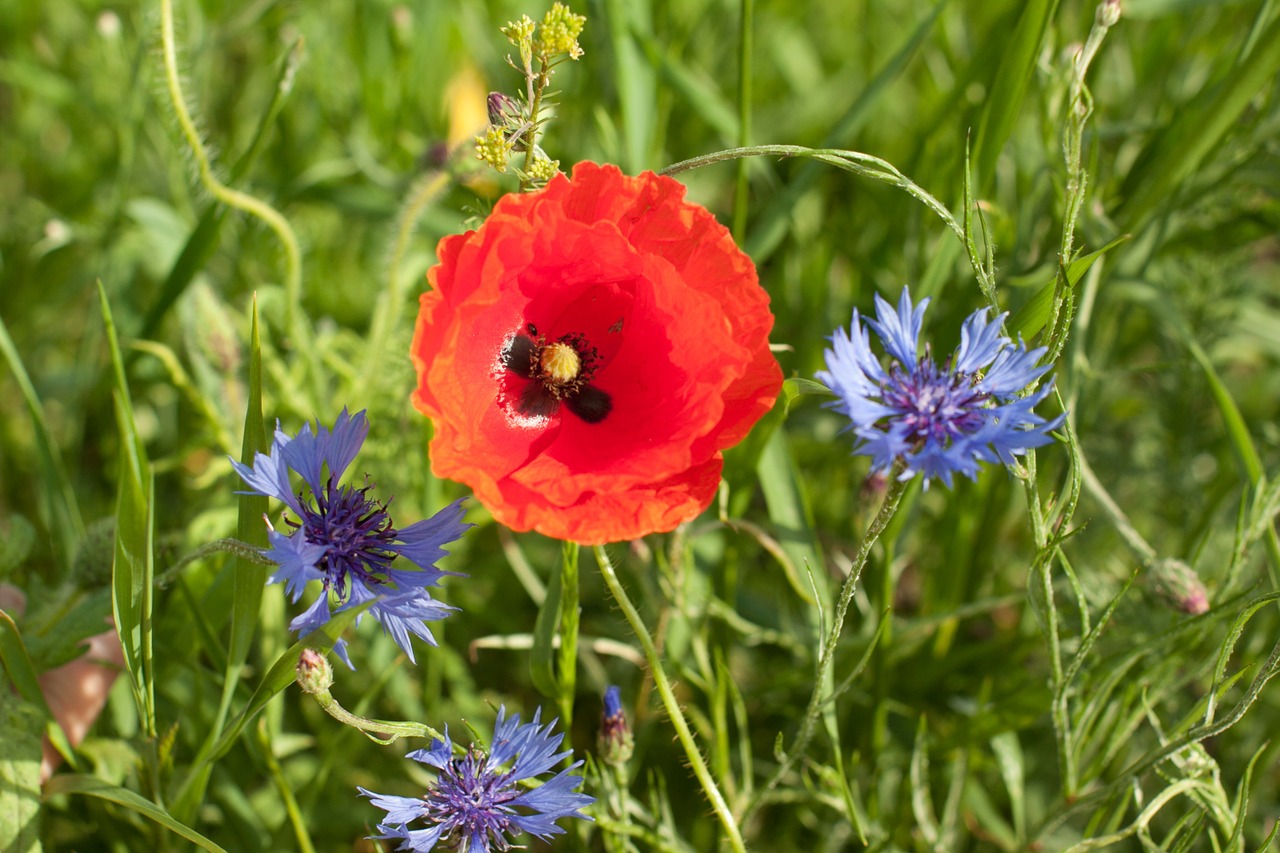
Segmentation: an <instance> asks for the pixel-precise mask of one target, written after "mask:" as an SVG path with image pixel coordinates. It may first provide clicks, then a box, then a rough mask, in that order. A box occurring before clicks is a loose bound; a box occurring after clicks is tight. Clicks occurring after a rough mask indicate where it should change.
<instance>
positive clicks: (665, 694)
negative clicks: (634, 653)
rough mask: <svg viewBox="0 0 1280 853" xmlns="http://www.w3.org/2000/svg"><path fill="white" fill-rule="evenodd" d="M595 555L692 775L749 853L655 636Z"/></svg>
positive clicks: (608, 564) (742, 852)
mask: <svg viewBox="0 0 1280 853" xmlns="http://www.w3.org/2000/svg"><path fill="white" fill-rule="evenodd" d="M595 554H596V563H597V564H599V566H600V574H601V576H602V577H603V578H604V582H605V586H607V587H609V593H610V594H611V595H612V596H613V599H614V601H616V602H617V603H618V607H619V608H620V609H621V610H622V613H623V615H624V616H626V618H627V622H628V623H630V625H631V630H632V631H634V632H635V635H636V639H637V640H639V641H640V647H641V648H642V649H643V650H644V657H645V660H646V661H648V663H649V671H650V673H651V674H652V675H653V681H654V686H655V687H657V690H658V696H659V697H661V699H662V707H663V708H664V709H666V712H667V716H668V717H669V718H670V719H671V725H672V727H673V728H675V730H676V737H677V738H679V740H680V745H681V746H682V747H684V753H685V757H687V758H688V759H689V766H690V767H692V768H693V773H694V775H695V776H697V777H698V781H699V782H700V783H701V784H702V790H703V792H704V793H705V794H706V796H707V799H708V800H709V801H710V803H711V808H712V809H713V810H715V813H716V817H717V818H719V819H720V824H721V826H723V827H724V831H725V833H726V835H727V837H728V842H729V846H730V847H731V848H733V850H735V851H737V853H746V849H747V848H746V847H745V846H744V845H743V842H742V833H741V831H740V830H739V829H738V822H737V821H736V820H735V819H734V817H733V813H732V812H730V811H729V806H728V804H727V803H726V802H725V800H724V796H723V795H722V794H721V793H720V788H719V787H717V785H716V781H715V779H713V778H712V776H711V771H710V770H709V769H707V762H706V761H705V760H704V759H703V757H702V752H701V751H700V750H699V749H698V745H697V744H696V743H695V742H694V740H693V732H692V731H690V729H689V723H688V721H686V720H685V718H684V712H683V711H681V710H680V702H679V701H678V700H677V699H676V695H675V692H674V691H673V690H672V689H671V682H670V681H668V680H667V673H666V669H665V668H664V667H663V666H662V658H661V656H659V654H658V649H657V647H656V646H655V645H654V642H653V637H652V636H650V634H649V629H648V628H646V627H645V625H644V620H642V619H641V618H640V611H638V610H636V606H635V605H634V604H632V603H631V599H630V598H629V597H627V591H626V590H625V589H623V587H622V583H621V582H620V581H619V580H618V574H617V572H615V571H614V568H613V562H612V561H611V560H610V559H609V554H608V553H607V552H606V551H605V549H604V546H602V545H597V546H596V547H595Z"/></svg>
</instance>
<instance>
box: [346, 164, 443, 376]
mask: <svg viewBox="0 0 1280 853" xmlns="http://www.w3.org/2000/svg"><path fill="white" fill-rule="evenodd" d="M451 180H452V178H451V177H450V176H449V174H448V172H430V173H428V174H426V175H424V176H423V177H422V178H420V179H419V180H418V181H416V182H415V183H414V185H413V188H412V189H411V190H410V192H409V198H408V199H407V200H406V201H405V203H404V206H403V207H402V208H400V216H399V217H398V218H397V220H396V232H395V239H394V241H393V242H392V246H391V260H390V262H389V263H388V264H387V289H386V290H385V291H384V292H383V294H382V296H381V297H380V298H379V299H378V306H377V308H376V309H375V311H374V314H373V322H372V323H371V324H370V325H369V337H368V347H366V355H365V359H364V365H363V367H362V368H361V374H362V376H363V377H364V381H365V382H366V383H368V382H372V381H373V379H374V376H375V374H376V372H377V371H378V370H379V369H380V368H381V366H382V364H383V363H384V360H385V353H386V348H387V344H388V343H389V341H390V340H391V339H392V338H393V337H394V336H393V334H392V333H393V332H394V331H395V329H396V326H397V325H399V322H400V313H401V310H402V308H403V304H404V276H403V275H402V274H401V272H400V268H401V266H403V264H404V257H405V255H406V254H407V253H408V251H409V240H410V238H411V237H412V236H413V232H414V229H415V228H417V226H418V220H420V219H421V218H422V214H423V211H425V210H426V209H427V208H428V207H429V206H430V205H431V203H432V202H433V201H435V200H436V198H437V197H438V196H439V195H440V193H442V192H444V190H445V189H447V188H448V186H449V184H450V182H451Z"/></svg>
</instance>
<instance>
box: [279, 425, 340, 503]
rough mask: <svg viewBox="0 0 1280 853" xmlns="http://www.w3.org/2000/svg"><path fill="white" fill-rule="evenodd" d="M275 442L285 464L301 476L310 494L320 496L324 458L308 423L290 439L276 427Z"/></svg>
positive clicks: (322, 485)
mask: <svg viewBox="0 0 1280 853" xmlns="http://www.w3.org/2000/svg"><path fill="white" fill-rule="evenodd" d="M276 441H277V442H280V448H281V455H282V456H283V457H284V461H285V464H286V465H288V466H289V467H290V468H292V469H293V470H294V471H297V472H298V473H299V474H301V475H302V480H303V482H305V483H306V484H307V486H308V487H310V489H311V493H312V494H317V495H318V494H320V492H322V491H323V490H324V457H323V456H322V455H321V454H320V448H319V441H318V439H317V438H316V434H315V433H314V432H312V431H311V424H310V422H308V423H305V424H303V425H302V429H300V430H298V434H297V435H295V436H292V437H290V436H288V435H286V434H285V433H284V432H282V431H281V430H280V427H279V425H277V426H276ZM335 479H337V478H335Z"/></svg>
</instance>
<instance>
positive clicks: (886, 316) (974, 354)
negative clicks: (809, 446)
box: [817, 288, 1063, 488]
mask: <svg viewBox="0 0 1280 853" xmlns="http://www.w3.org/2000/svg"><path fill="white" fill-rule="evenodd" d="M928 301H929V300H928V299H923V300H921V301H920V304H919V305H918V306H914V307H913V305H912V302H911V297H910V293H909V291H908V289H907V288H903V291H902V296H901V298H900V299H899V301H898V308H897V310H896V312H895V311H894V309H893V308H892V307H891V306H890V305H889V303H888V302H887V301H886V300H884V299H883V298H881V297H880V296H879V295H877V296H876V315H877V319H876V320H869V319H868V320H864V319H863V318H861V317H859V315H858V312H857V311H854V314H853V325H852V326H851V328H850V330H849V332H848V333H846V332H845V330H844V329H837V330H836V333H835V334H834V335H833V336H832V338H831V341H832V347H831V348H830V349H828V350H827V351H826V361H827V369H826V370H824V371H819V372H818V373H817V377H818V379H819V381H821V382H823V383H825V384H826V385H827V387H829V388H830V389H831V390H832V391H833V392H834V393H835V394H836V400H835V401H834V402H832V403H828V404H827V405H828V406H829V407H831V408H833V409H835V410H836V411H838V412H841V413H842V414H844V415H846V416H847V417H848V418H849V424H848V427H847V429H849V430H850V431H851V432H853V434H854V436H855V437H856V442H855V446H854V452H855V453H857V454H860V455H865V456H870V457H871V459H872V462H871V467H872V470H873V471H888V470H889V469H890V468H892V467H893V466H894V465H895V464H899V463H901V464H902V474H901V478H902V479H903V480H906V479H910V478H911V477H913V476H915V475H917V474H920V475H923V477H924V485H925V487H926V488H927V487H928V485H929V481H930V480H932V479H939V480H941V481H942V482H943V483H945V484H946V485H947V486H948V487H950V486H951V484H952V481H953V478H954V475H956V474H960V475H962V476H965V477H968V478H970V479H976V478H977V475H978V471H979V470H980V467H981V464H982V463H986V462H1001V463H1004V464H1011V463H1012V462H1014V461H1015V457H1017V456H1020V455H1022V454H1024V453H1025V452H1026V451H1027V450H1029V449H1031V448H1033V447H1039V446H1041V445H1044V444H1048V443H1049V442H1050V441H1052V440H1053V439H1052V437H1051V436H1050V435H1049V432H1050V431H1051V430H1053V429H1055V428H1057V427H1058V426H1059V425H1060V424H1061V423H1062V420H1063V418H1062V416H1059V417H1057V418H1055V419H1054V420H1052V421H1048V420H1046V419H1045V418H1043V417H1041V416H1040V415H1037V414H1036V413H1035V412H1034V408H1035V406H1036V405H1037V404H1038V403H1040V402H1041V401H1043V400H1044V398H1045V397H1046V396H1048V394H1049V391H1050V389H1051V388H1052V384H1053V383H1052V381H1050V382H1049V383H1046V384H1045V386H1044V387H1043V388H1041V389H1040V390H1038V391H1034V392H1032V393H1029V394H1028V393H1026V392H1027V389H1029V388H1031V387H1032V386H1034V384H1035V383H1036V381H1037V380H1039V379H1040V377H1042V376H1043V375H1044V374H1045V373H1047V372H1048V370H1049V366H1048V365H1040V364H1038V361H1039V359H1040V358H1041V357H1042V356H1043V355H1044V354H1045V352H1046V350H1045V349H1044V348H1043V347H1042V348H1039V349H1035V350H1031V351H1028V350H1027V348H1026V345H1025V344H1024V343H1023V342H1022V341H1021V340H1019V341H1018V343H1017V344H1014V343H1013V341H1011V340H1010V339H1009V338H1008V337H1007V336H1005V335H1004V334H1003V332H1002V331H1001V324H1002V323H1003V321H1004V318H1005V316H1006V315H1005V314H1000V315H998V316H997V317H996V318H995V319H992V320H988V315H989V313H990V312H989V310H988V309H981V310H978V311H975V312H973V313H972V314H970V315H969V317H968V318H967V319H966V320H965V322H964V325H963V326H962V328H961V332H960V345H959V347H957V348H956V352H955V353H954V354H953V356H952V358H951V359H950V361H949V362H948V363H947V364H945V365H942V366H939V365H938V364H936V363H935V362H934V360H933V357H932V356H931V355H930V354H929V351H928V349H927V348H926V350H925V354H924V356H922V357H921V356H917V350H918V349H919V335H920V329H921V327H922V324H923V318H924V311H925V308H926V306H927V304H928ZM868 328H870V329H872V330H874V331H875V332H876V334H877V336H878V337H879V338H880V339H881V342H882V343H883V345H884V349H885V351H886V353H887V354H888V355H889V358H890V364H889V366H888V368H887V369H886V368H883V367H881V366H880V363H879V361H878V360H877V359H876V357H875V356H874V354H873V353H872V351H871V347H870V337H869V334H868V331H867V329H868Z"/></svg>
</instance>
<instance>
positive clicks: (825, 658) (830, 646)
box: [742, 461, 911, 823]
mask: <svg viewBox="0 0 1280 853" xmlns="http://www.w3.org/2000/svg"><path fill="white" fill-rule="evenodd" d="M904 467H905V466H904V465H903V463H902V462H901V461H899V462H896V463H894V466H893V468H892V469H891V470H890V471H889V488H888V490H887V491H886V492H885V495H884V500H883V502H882V503H881V504H880V511H879V512H878V513H876V517H875V518H873V519H872V520H871V524H870V525H869V526H868V527H867V533H866V535H865V536H863V537H862V542H861V543H860V544H859V545H858V552H857V554H856V555H855V556H854V558H853V565H852V566H850V568H849V575H848V577H846V578H845V580H844V585H843V586H841V588H840V599H839V601H838V602H837V603H836V609H835V617H834V618H833V620H832V622H831V630H830V631H828V632H827V637H826V640H825V641H824V642H823V644H822V653H821V654H820V655H819V657H818V673H817V677H816V678H815V679H814V686H813V693H812V694H810V696H809V706H808V708H807V709H806V710H805V715H804V721H803V722H802V723H801V724H800V732H799V734H797V735H796V739H795V742H794V743H792V745H791V749H790V750H788V751H787V757H786V758H785V759H783V761H782V764H781V765H779V767H778V769H777V770H776V771H774V774H773V776H771V777H770V778H769V781H768V782H767V783H766V784H765V785H764V787H762V788H761V789H760V791H759V792H758V793H757V794H756V796H755V797H754V798H753V799H752V800H751V802H750V804H749V805H748V806H747V808H746V810H745V812H744V813H743V816H742V820H743V822H744V823H745V822H746V821H747V820H748V819H749V818H750V817H751V815H752V814H754V813H755V811H756V810H757V809H758V808H759V807H760V805H761V804H762V802H763V798H764V797H765V796H766V795H768V794H769V792H770V791H772V790H773V789H774V788H776V787H777V786H778V784H779V783H780V782H781V781H782V779H783V777H785V776H786V775H787V773H789V772H790V771H791V768H793V767H794V766H795V763H796V761H798V760H799V758H800V756H801V755H803V754H804V750H805V747H807V746H808V745H809V741H810V740H811V739H812V738H813V734H814V731H815V730H816V729H817V727H818V718H819V717H820V716H821V714H822V706H823V704H824V703H825V702H826V701H827V698H828V690H827V687H828V685H829V684H830V683H831V679H832V669H833V665H834V663H835V653H836V646H837V645H838V644H839V642H840V634H841V632H842V631H843V630H844V619H845V615H846V614H847V613H848V612H849V604H850V603H851V602H852V601H853V593H854V590H855V589H856V588H857V586H858V579H859V578H860V577H861V576H862V570H863V568H865V567H866V565H867V560H869V559H870V557H871V549H872V548H873V547H875V544H876V541H877V540H878V539H879V538H880V534H881V533H883V532H884V530H885V528H886V527H888V526H889V522H890V521H892V520H893V517H894V514H895V513H896V512H897V511H898V504H899V502H900V501H901V500H902V495H903V493H904V492H906V490H907V485H908V484H909V483H910V482H911V481H910V480H903V479H902V477H901V475H902V472H903V468H904ZM885 618H892V614H887V615H886V617H885Z"/></svg>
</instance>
